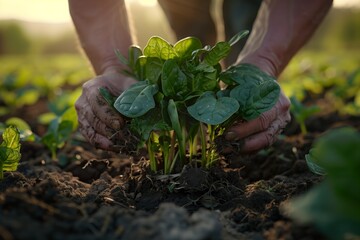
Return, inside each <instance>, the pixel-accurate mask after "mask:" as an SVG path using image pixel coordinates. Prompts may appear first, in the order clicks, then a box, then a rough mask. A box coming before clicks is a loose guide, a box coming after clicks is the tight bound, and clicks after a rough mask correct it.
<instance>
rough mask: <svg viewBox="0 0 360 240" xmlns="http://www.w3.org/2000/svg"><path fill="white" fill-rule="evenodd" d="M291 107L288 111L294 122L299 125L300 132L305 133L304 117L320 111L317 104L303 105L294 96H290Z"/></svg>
mask: <svg viewBox="0 0 360 240" xmlns="http://www.w3.org/2000/svg"><path fill="white" fill-rule="evenodd" d="M290 101H291V108H290V111H291V113H292V114H293V115H294V117H295V120H296V122H297V123H298V124H299V125H300V130H301V133H302V134H304V135H305V134H307V128H306V123H305V122H306V119H308V118H309V117H311V116H313V115H314V114H316V113H317V112H319V111H320V108H319V107H318V106H314V105H312V106H305V105H303V104H302V103H301V102H300V101H299V100H297V98H296V97H294V96H292V97H290Z"/></svg>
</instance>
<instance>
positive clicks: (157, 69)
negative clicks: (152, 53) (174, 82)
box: [145, 57, 163, 84]
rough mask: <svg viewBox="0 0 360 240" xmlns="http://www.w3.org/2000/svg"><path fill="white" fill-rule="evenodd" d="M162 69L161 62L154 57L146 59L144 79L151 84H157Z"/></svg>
mask: <svg viewBox="0 0 360 240" xmlns="http://www.w3.org/2000/svg"><path fill="white" fill-rule="evenodd" d="M162 69H163V62H162V61H161V60H160V59H158V58H154V57H148V58H147V60H146V72H145V73H146V79H147V80H148V81H149V82H150V83H151V84H159V77H160V75H161V72H162Z"/></svg>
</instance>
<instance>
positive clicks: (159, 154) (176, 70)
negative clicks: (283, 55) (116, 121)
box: [100, 31, 280, 174]
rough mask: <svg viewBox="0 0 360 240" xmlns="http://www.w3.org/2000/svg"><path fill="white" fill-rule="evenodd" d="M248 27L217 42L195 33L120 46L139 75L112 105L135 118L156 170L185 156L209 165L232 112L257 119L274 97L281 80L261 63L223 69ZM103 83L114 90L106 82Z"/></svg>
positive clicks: (132, 73) (233, 116)
mask: <svg viewBox="0 0 360 240" xmlns="http://www.w3.org/2000/svg"><path fill="white" fill-rule="evenodd" d="M247 34H248V31H243V32H240V33H239V34H237V35H236V36H234V37H233V38H232V39H230V40H229V41H228V42H218V43H217V44H216V45H215V46H213V47H210V46H204V47H203V46H202V43H201V42H200V40H199V39H197V38H194V37H187V38H184V39H181V40H179V41H178V42H177V43H175V45H171V44H170V43H168V42H167V41H165V40H164V39H162V38H160V37H156V36H155V37H152V38H150V39H149V41H148V43H147V45H146V46H145V48H144V50H142V49H141V48H139V47H137V46H131V47H130V48H129V54H128V58H127V59H126V58H125V57H124V56H122V55H121V54H120V53H119V52H117V55H118V56H119V60H120V61H122V62H123V63H124V64H126V65H127V66H128V69H129V70H128V71H127V72H126V73H127V74H129V75H130V76H132V77H133V78H135V79H137V80H138V82H137V83H135V84H134V85H132V86H131V87H129V88H128V89H127V90H125V91H124V92H123V93H122V94H121V95H120V96H118V97H117V98H116V100H115V102H114V104H113V106H114V108H115V109H116V110H117V111H118V112H119V113H121V115H122V116H125V117H126V118H127V119H129V120H130V129H131V130H132V132H133V133H134V134H136V135H138V136H139V138H140V139H141V146H142V145H143V143H145V144H146V147H147V150H148V154H149V158H150V166H151V169H152V170H153V171H155V172H156V171H157V170H158V166H159V165H161V168H162V170H163V172H164V173H165V174H168V173H170V172H172V171H173V169H174V166H176V165H177V166H180V167H182V166H184V164H187V163H194V164H196V165H197V163H198V162H200V164H201V165H202V166H203V167H209V166H211V165H212V164H213V163H214V162H216V161H217V160H218V159H219V156H218V154H217V153H216V146H215V143H214V140H215V138H216V137H218V136H220V135H221V134H223V133H224V131H226V129H227V128H228V127H229V126H231V125H232V124H233V123H234V121H235V120H237V119H239V118H241V119H243V120H251V119H254V118H256V117H258V116H259V115H260V114H261V113H263V112H265V111H267V110H269V109H270V108H272V107H273V106H274V104H275V103H276V102H277V100H278V97H279V93H280V88H279V85H278V84H277V83H276V81H275V79H274V78H272V77H271V76H269V75H267V74H265V73H264V72H262V71H261V70H259V69H258V68H257V67H255V66H253V65H250V64H241V65H237V66H232V67H230V68H228V69H226V70H222V69H221V65H220V62H221V60H222V59H224V58H225V57H226V56H227V55H228V54H229V53H230V50H231V46H232V45H234V44H236V42H237V41H239V40H240V39H241V38H243V37H244V36H246V35H247ZM220 82H223V83H224V84H225V87H223V88H221V87H220ZM100 91H101V92H102V95H103V96H104V97H105V99H107V98H109V97H108V96H107V95H108V94H104V92H106V91H105V89H101V90H100ZM107 101H108V102H111V101H112V98H110V99H108V100H107ZM198 146H200V147H201V159H199V158H198V157H197V155H198V154H197V150H198Z"/></svg>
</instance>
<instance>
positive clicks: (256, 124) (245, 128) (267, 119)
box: [225, 108, 277, 141]
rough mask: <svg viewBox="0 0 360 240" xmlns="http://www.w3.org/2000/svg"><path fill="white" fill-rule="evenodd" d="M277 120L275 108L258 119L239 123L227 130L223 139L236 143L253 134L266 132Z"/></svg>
mask: <svg viewBox="0 0 360 240" xmlns="http://www.w3.org/2000/svg"><path fill="white" fill-rule="evenodd" d="M276 118H277V108H273V109H271V110H269V111H267V112H265V113H264V114H262V115H260V117H258V118H256V119H254V120H251V121H249V122H240V123H238V124H236V125H234V126H233V127H231V128H230V129H229V131H228V132H227V134H226V136H225V138H226V140H228V141H237V140H239V139H242V138H244V137H247V136H250V135H252V134H253V133H257V132H261V131H264V130H266V129H267V128H268V127H269V126H270V124H271V123H272V122H273V121H274V120H275V119H276Z"/></svg>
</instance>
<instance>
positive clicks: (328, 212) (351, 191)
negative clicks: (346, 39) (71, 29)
mask: <svg viewBox="0 0 360 240" xmlns="http://www.w3.org/2000/svg"><path fill="white" fill-rule="evenodd" d="M0 66H1V69H0V81H1V82H0V132H1V133H3V132H4V131H5V129H6V128H7V127H8V126H10V125H16V126H17V127H18V129H19V131H20V138H21V140H20V144H21V150H20V152H21V159H20V162H19V164H18V166H17V170H16V171H5V172H4V175H3V179H2V180H0V239H6V240H10V239H174V240H175V239H194V240H197V239H269V240H270V239H271V240H275V239H342V238H343V239H360V232H359V230H358V228H357V227H356V226H359V223H360V219H359V216H360V206H359V202H360V190H359V188H358V187H357V185H358V184H357V183H359V182H360V175H359V174H358V173H359V170H360V168H359V161H358V160H359V157H360V153H359V151H360V149H359V148H358V147H356V146H360V145H359V144H360V135H359V134H360V54H359V53H356V51H355V52H341V53H334V54H332V53H329V52H306V51H303V52H301V53H300V54H298V55H297V56H296V57H295V58H294V59H293V61H292V62H291V63H290V64H289V66H288V67H287V69H286V70H285V72H284V73H283V74H282V76H281V78H280V79H279V83H280V85H281V86H282V88H283V90H284V91H285V93H286V94H287V95H288V96H289V97H291V100H292V103H293V105H292V109H291V113H292V121H291V122H290V123H289V125H288V126H287V128H286V129H285V130H284V132H283V133H282V134H281V136H280V137H279V139H278V141H277V142H276V143H275V144H274V145H273V146H271V147H269V148H267V149H264V150H262V151H260V152H258V153H256V154H254V155H251V156H243V155H240V154H228V155H224V156H223V158H221V159H220V160H219V161H218V163H217V164H215V165H214V166H213V167H211V168H210V169H202V168H195V167H193V166H186V167H185V168H184V169H183V171H182V172H181V173H178V174H170V175H163V174H161V173H158V174H154V173H152V172H151V171H150V166H149V163H148V161H147V159H148V157H147V156H146V151H139V152H128V151H123V152H121V153H117V152H108V151H102V150H99V149H96V148H95V147H93V146H91V145H90V144H89V143H87V142H86V141H85V140H84V138H83V137H82V136H81V134H80V133H79V132H78V131H77V118H76V113H75V110H74V102H75V101H76V99H77V97H78V96H79V95H80V93H81V84H82V83H83V82H85V81H86V80H87V79H89V78H91V76H92V73H91V71H90V70H89V65H88V64H87V62H86V61H85V60H84V58H82V57H81V56H78V55H60V56H53V57H48V58H46V59H45V58H31V57H0ZM345 127H346V129H344V128H345ZM329 132H330V133H332V134H330V135H328V134H326V133H329ZM321 139H324V140H321ZM318 141H321V142H320V143H319V145H316V144H317V142H318ZM314 146H318V149H321V150H322V152H321V151H320V150H319V151H318V152H316V151H313V152H312V153H314V154H313V155H312V154H309V152H310V150H311V149H313V147H314ZM338 146H339V147H338ZM324 149H325V150H324ZM0 156H1V155H0ZM317 159H319V161H318V160H317ZM324 159H325V160H324ZM326 159H329V161H333V162H336V164H335V165H331V166H327V164H326V161H327V160H326ZM324 162H325V163H324ZM333 166H336V167H337V168H338V169H339V170H338V171H336V170H334V168H333ZM327 167H328V168H327ZM314 172H317V173H318V174H317V173H314ZM324 172H325V173H326V174H325V175H324V174H323V173H324ZM348 183H350V184H349V185H347V184H348ZM351 184H353V185H351ZM344 186H345V187H344ZM324 189H328V190H329V189H330V190H329V191H325V190H324ZM339 189H340V190H339ZM344 189H345V190H344ZM325 192H326V194H325ZM310 193H311V194H310ZM301 196H307V198H299V197H301ZM324 196H326V198H325V199H330V200H329V201H328V202H326V203H325V204H322V203H321V201H324ZM293 199H297V200H296V201H297V202H294V201H293ZM358 200H359V201H358ZM294 204H295V206H299V209H300V211H296V210H294ZM340 205H341V206H348V207H339V206H340ZM320 206H321V207H320ZM295 208H296V207H295ZM349 208H350V209H351V210H349ZM314 209H315V210H314ZM332 210H333V211H332ZM299 212H300V213H299ZM301 213H302V214H301ZM304 219H305V220H308V221H305V223H302V222H301V221H300V220H304ZM324 219H328V221H324ZM336 221H340V222H341V224H337V223H336ZM344 234H345V235H344Z"/></svg>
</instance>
